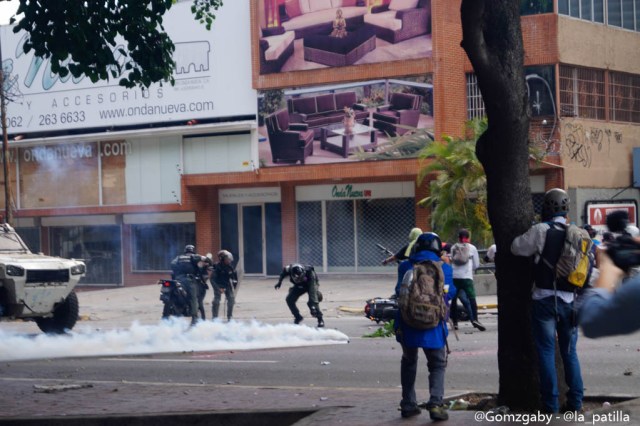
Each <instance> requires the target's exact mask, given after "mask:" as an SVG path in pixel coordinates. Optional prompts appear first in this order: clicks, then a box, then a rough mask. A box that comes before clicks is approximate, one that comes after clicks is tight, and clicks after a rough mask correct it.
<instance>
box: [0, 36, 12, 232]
mask: <svg viewBox="0 0 640 426" xmlns="http://www.w3.org/2000/svg"><path fill="white" fill-rule="evenodd" d="M4 81H5V75H4V64H3V62H2V45H1V43H0V121H1V122H2V166H3V167H2V170H3V172H4V223H8V224H12V222H13V216H12V213H11V182H10V180H11V175H10V174H9V135H8V134H7V105H6V92H5V86H4Z"/></svg>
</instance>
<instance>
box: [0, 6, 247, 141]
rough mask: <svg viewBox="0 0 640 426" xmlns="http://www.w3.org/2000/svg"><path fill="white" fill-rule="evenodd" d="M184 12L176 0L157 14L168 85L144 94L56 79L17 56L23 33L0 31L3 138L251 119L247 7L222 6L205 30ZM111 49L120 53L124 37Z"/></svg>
mask: <svg viewBox="0 0 640 426" xmlns="http://www.w3.org/2000/svg"><path fill="white" fill-rule="evenodd" d="M190 7H191V4H190V2H179V3H177V4H175V5H173V7H172V8H171V9H170V10H169V11H168V12H167V14H166V15H165V17H164V27H165V30H166V31H167V33H168V34H169V36H170V37H171V39H172V40H173V42H174V44H175V47H176V49H175V52H174V60H175V62H176V69H175V71H174V78H175V86H171V85H170V84H166V83H165V84H153V85H152V86H151V87H149V88H148V89H147V90H142V89H140V88H135V89H126V88H124V87H121V86H119V85H118V81H117V79H113V80H109V81H99V82H97V83H95V84H93V83H91V81H90V80H89V79H88V78H78V79H76V78H73V77H71V75H69V76H67V77H65V78H61V77H59V76H58V75H55V74H52V73H51V67H50V64H49V62H48V61H47V60H46V59H44V60H43V59H41V58H36V57H34V55H33V51H31V52H29V53H28V54H25V53H24V52H23V51H22V45H23V43H24V41H25V37H26V36H27V34H26V33H24V32H20V33H18V34H14V33H13V28H12V27H11V26H3V27H0V36H1V39H2V56H3V64H2V65H3V69H4V70H5V72H6V73H8V78H7V80H8V83H7V84H9V85H10V86H11V87H10V88H9V91H10V93H12V97H13V98H15V101H14V102H10V103H9V104H8V105H7V109H8V127H9V133H11V134H23V133H31V132H50V131H60V130H68V129H81V128H111V127H117V126H129V125H139V124H147V123H161V122H176V121H182V120H184V121H185V123H186V122H187V121H189V120H194V119H196V120H197V119H209V118H219V117H230V116H239V115H255V114H256V93H255V91H254V90H253V89H251V62H250V59H251V53H250V30H249V24H248V22H249V21H250V9H249V4H248V2H245V1H233V2H225V4H224V6H223V7H221V8H220V9H219V10H218V11H217V12H216V15H217V18H216V20H215V23H214V24H213V26H212V29H211V31H207V29H206V28H205V27H204V25H201V24H199V23H198V22H197V21H195V20H194V17H193V14H192V13H191V10H190ZM185 28H188V29H189V30H188V31H185ZM228 40H234V42H233V43H229V42H228ZM118 48H126V43H124V40H122V44H120V45H118V46H117V47H116V49H118ZM229 58H233V60H232V61H230V60H229ZM231 81H233V83H234V84H229V82H231ZM5 87H7V86H5Z"/></svg>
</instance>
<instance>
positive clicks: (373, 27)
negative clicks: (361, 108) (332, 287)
mask: <svg viewBox="0 0 640 426" xmlns="http://www.w3.org/2000/svg"><path fill="white" fill-rule="evenodd" d="M255 1H257V2H258V4H257V19H256V20H257V22H254V24H253V25H254V26H255V29H256V30H257V32H258V39H257V43H258V46H256V51H258V52H259V58H260V59H259V65H260V69H259V74H260V75H267V74H275V73H282V72H289V71H303V70H314V69H326V68H333V67H344V66H351V65H365V64H373V63H382V62H389V61H402V60H409V59H420V58H426V57H430V56H431V53H432V40H431V1H430V0H255Z"/></svg>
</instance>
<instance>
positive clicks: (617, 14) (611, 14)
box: [607, 0, 622, 27]
mask: <svg viewBox="0 0 640 426" xmlns="http://www.w3.org/2000/svg"><path fill="white" fill-rule="evenodd" d="M607 24H609V25H613V26H614V27H621V26H622V5H621V1H620V0H608V1H607Z"/></svg>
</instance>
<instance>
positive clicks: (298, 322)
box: [293, 317, 304, 324]
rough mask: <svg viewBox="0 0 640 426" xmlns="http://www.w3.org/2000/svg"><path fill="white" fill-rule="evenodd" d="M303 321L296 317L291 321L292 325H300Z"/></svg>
mask: <svg viewBox="0 0 640 426" xmlns="http://www.w3.org/2000/svg"><path fill="white" fill-rule="evenodd" d="M303 319H304V318H303V317H296V318H295V319H294V320H293V323H294V324H300V323H301V322H302V320H303Z"/></svg>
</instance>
